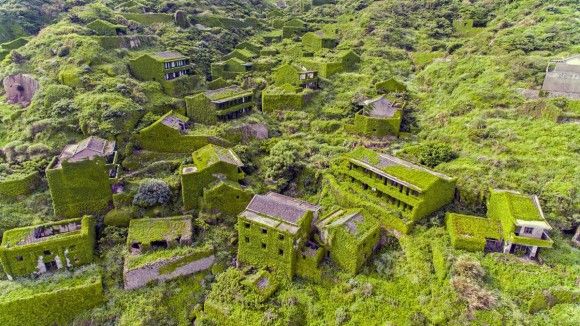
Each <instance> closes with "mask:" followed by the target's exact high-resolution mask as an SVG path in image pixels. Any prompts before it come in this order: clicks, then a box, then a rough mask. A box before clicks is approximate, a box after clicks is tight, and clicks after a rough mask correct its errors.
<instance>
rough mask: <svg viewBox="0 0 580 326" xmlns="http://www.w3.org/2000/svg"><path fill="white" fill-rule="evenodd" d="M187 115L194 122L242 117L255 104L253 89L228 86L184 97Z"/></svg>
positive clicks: (250, 110) (213, 122)
mask: <svg viewBox="0 0 580 326" xmlns="http://www.w3.org/2000/svg"><path fill="white" fill-rule="evenodd" d="M185 104H186V106H187V116H188V117H190V118H192V119H193V120H194V122H196V123H205V124H215V123H217V122H218V121H228V120H232V119H236V118H239V117H242V116H244V115H246V114H248V113H250V112H252V109H253V108H254V106H255V101H254V91H253V90H252V89H243V88H241V87H239V86H229V87H225V88H220V89H216V90H208V91H205V92H203V93H200V94H197V95H194V96H188V97H186V98H185Z"/></svg>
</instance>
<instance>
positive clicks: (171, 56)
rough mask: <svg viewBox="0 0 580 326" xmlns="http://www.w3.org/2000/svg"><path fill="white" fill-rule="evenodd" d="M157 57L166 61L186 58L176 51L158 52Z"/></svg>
mask: <svg viewBox="0 0 580 326" xmlns="http://www.w3.org/2000/svg"><path fill="white" fill-rule="evenodd" d="M155 56H156V57H159V58H162V59H165V60H172V59H181V58H185V56H184V55H183V54H181V53H179V52H176V51H162V52H156V53H155Z"/></svg>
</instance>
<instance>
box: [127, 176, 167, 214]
mask: <svg viewBox="0 0 580 326" xmlns="http://www.w3.org/2000/svg"><path fill="white" fill-rule="evenodd" d="M170 199H171V189H169V186H168V185H167V183H165V181H163V180H159V179H148V180H144V181H143V182H141V184H140V185H139V190H137V194H136V195H135V197H134V198H133V204H134V205H137V206H141V207H144V208H148V207H153V206H156V205H164V204H167V203H168V202H169V200H170Z"/></svg>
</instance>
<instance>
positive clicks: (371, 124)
mask: <svg viewBox="0 0 580 326" xmlns="http://www.w3.org/2000/svg"><path fill="white" fill-rule="evenodd" d="M402 120H403V116H402V114H401V109H400V108H399V105H398V104H396V103H393V102H391V101H389V100H388V99H386V98H385V97H384V96H380V97H378V98H375V99H371V100H366V101H364V102H362V103H361V105H360V111H359V112H357V113H356V115H355V117H354V126H353V130H354V131H355V132H357V133H361V134H364V135H367V136H375V137H384V136H387V135H394V136H398V135H399V131H400V129H401V121H402Z"/></svg>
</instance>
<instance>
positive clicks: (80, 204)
mask: <svg viewBox="0 0 580 326" xmlns="http://www.w3.org/2000/svg"><path fill="white" fill-rule="evenodd" d="M115 146H116V143H115V142H114V141H108V140H104V139H102V138H99V137H95V136H91V137H88V138H86V139H84V140H83V141H81V142H79V143H77V144H72V145H67V146H66V147H65V148H64V149H63V151H62V152H61V154H60V155H59V156H57V157H55V158H54V159H53V160H52V161H51V162H50V164H49V165H48V166H47V168H46V178H47V180H48V187H49V189H50V195H51V197H52V204H53V207H54V214H55V215H56V216H61V217H68V218H73V217H76V216H79V215H83V214H99V213H103V212H104V211H106V210H107V209H108V208H109V207H110V204H111V201H112V196H113V190H112V185H113V184H114V183H115V181H116V179H117V178H118V174H119V165H118V164H117V151H116V148H115Z"/></svg>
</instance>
